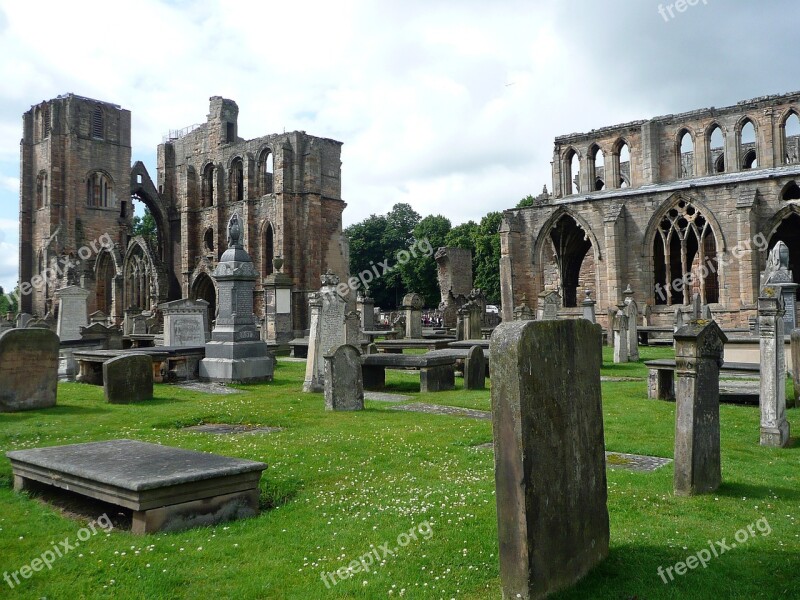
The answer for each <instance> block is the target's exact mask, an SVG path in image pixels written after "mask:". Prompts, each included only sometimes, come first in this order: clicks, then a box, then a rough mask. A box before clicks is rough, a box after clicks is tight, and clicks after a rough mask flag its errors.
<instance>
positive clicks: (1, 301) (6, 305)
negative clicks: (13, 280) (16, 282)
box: [0, 287, 19, 317]
mask: <svg viewBox="0 0 800 600" xmlns="http://www.w3.org/2000/svg"><path fill="white" fill-rule="evenodd" d="M16 291H17V292H18V291H19V288H17V290H16ZM8 312H11V313H14V314H17V312H19V306H18V305H17V297H16V296H14V295H13V294H6V293H5V291H4V290H3V288H2V287H0V317H5V315H6V313H8Z"/></svg>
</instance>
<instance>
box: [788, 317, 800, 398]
mask: <svg viewBox="0 0 800 600" xmlns="http://www.w3.org/2000/svg"><path fill="white" fill-rule="evenodd" d="M791 340H792V343H791V346H790V349H791V353H792V387H793V388H794V396H793V397H792V401H791V402H789V401H788V399H787V402H786V404H787V405H789V404H791V405H792V406H795V407H797V408H800V329H794V330H793V331H792V333H791Z"/></svg>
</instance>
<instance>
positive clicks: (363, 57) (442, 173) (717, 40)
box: [0, 0, 800, 291]
mask: <svg viewBox="0 0 800 600" xmlns="http://www.w3.org/2000/svg"><path fill="white" fill-rule="evenodd" d="M690 3H691V4H690ZM679 8H682V9H683V10H682V11H680V10H678V9H679ZM799 17H800V5H798V4H797V2H796V0H770V1H768V2H766V1H764V2H753V1H751V0H724V1H723V0H687V3H681V2H680V1H678V2H675V0H672V1H670V2H660V3H659V2H655V1H651V0H606V1H604V2H596V1H594V0H527V1H524V2H523V1H517V0H498V1H496V2H486V1H485V0H482V1H480V2H479V1H477V0H424V1H423V0H403V1H402V2H401V1H399V0H393V1H389V0H336V1H331V0H327V1H322V0H315V1H310V0H308V1H307V0H293V1H292V2H286V1H281V2H276V1H274V0H255V1H245V0H237V1H235V2H234V1H233V0H168V1H160V2H159V1H157V0H136V2H125V1H123V0H116V1H109V0H103V1H94V0H76V1H75V2H63V1H62V0H58V1H55V0H39V1H38V2H36V3H35V4H34V5H30V4H28V3H26V2H20V1H19V0H0V81H2V85H0V286H2V287H3V288H4V289H5V290H7V291H9V290H11V289H13V287H14V285H16V281H17V272H18V270H17V260H18V208H19V141H20V138H21V136H22V129H21V127H22V126H21V121H22V119H21V117H22V114H23V113H24V112H25V111H26V110H28V109H29V108H30V107H31V106H32V105H34V104H37V103H39V102H41V101H43V100H47V99H51V98H54V97H56V96H58V95H59V94H65V93H70V92H71V93H75V94H78V95H81V96H88V97H91V98H96V99H99V100H105V101H108V102H112V103H115V104H119V105H121V106H122V107H123V108H126V109H128V110H130V111H131V113H132V146H133V149H132V157H133V160H134V161H136V160H141V161H143V162H144V163H145V165H146V166H147V168H148V170H149V171H150V173H151V175H152V176H153V177H154V178H155V170H156V169H155V166H156V165H155V160H156V148H157V146H158V144H159V143H160V142H161V140H162V137H163V135H164V134H166V133H167V132H168V131H169V130H170V129H180V128H182V127H185V126H187V125H191V124H193V123H201V122H204V121H205V119H206V115H207V113H208V99H209V97H211V96H216V95H219V96H224V97H226V98H231V99H233V100H235V101H236V102H237V104H238V105H239V135H240V136H242V137H244V138H247V139H250V138H255V137H259V136H262V135H267V134H269V133H277V132H282V131H292V130H304V131H306V132H308V133H309V134H311V135H316V136H320V137H328V138H333V139H336V140H339V141H341V142H343V147H342V197H343V198H344V200H345V201H346V202H347V208H346V209H345V211H344V225H345V226H347V225H349V224H352V223H355V222H358V221H360V220H362V219H364V218H365V217H367V216H369V215H370V214H383V213H386V212H387V211H389V210H390V209H391V207H392V206H393V205H394V204H395V203H397V202H407V203H409V204H411V206H412V207H413V208H414V209H415V210H416V211H417V212H419V213H420V214H421V215H422V216H425V215H428V214H442V215H444V216H446V217H448V218H449V219H450V221H451V222H452V223H453V225H456V224H458V223H462V222H464V221H468V220H470V219H473V220H476V221H477V220H480V218H481V217H482V216H483V215H485V214H486V213H487V212H489V211H495V210H503V209H505V208H511V207H513V206H514V205H516V203H517V202H518V201H519V200H520V199H521V198H523V197H524V196H526V195H528V194H533V195H537V194H538V193H540V192H541V191H542V186H543V185H545V184H546V185H547V186H548V189H552V184H551V171H550V161H551V160H552V151H553V140H554V138H555V137H556V136H558V135H563V134H567V133H571V132H577V131H589V130H591V129H596V128H600V127H604V126H607V125H614V124H617V123H622V122H627V121H632V120H637V119H647V118H651V117H654V116H658V115H664V114H669V113H679V112H683V111H688V110H692V109H696V108H703V107H708V106H726V105H729V104H734V103H736V102H737V101H740V100H746V99H750V98H754V97H757V96H763V95H767V94H777V93H786V92H791V91H796V90H800V61H797V56H798V50H800V36H798V35H797V24H798V22H800V19H799Z"/></svg>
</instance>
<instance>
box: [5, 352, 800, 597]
mask: <svg viewBox="0 0 800 600" xmlns="http://www.w3.org/2000/svg"><path fill="white" fill-rule="evenodd" d="M604 352H605V359H606V366H605V367H604V369H603V375H606V376H612V377H634V378H638V379H637V380H635V381H624V382H604V383H603V386H602V387H603V410H604V418H605V422H604V423H605V439H606V447H607V449H608V450H613V451H618V452H629V453H636V454H649V455H654V456H662V457H672V454H673V438H674V404H672V403H668V402H660V401H652V400H648V399H647V381H646V377H647V370H646V368H645V367H644V366H643V365H642V364H641V363H639V364H628V365H612V364H610V361H611V354H610V349H609V348H605V350H604ZM667 356H671V349H669V348H667V349H664V348H642V360H646V359H650V358H661V357H667ZM303 374H304V363H297V362H286V361H280V362H279V365H278V368H277V369H276V371H275V381H274V382H272V383H270V384H264V385H252V386H240V389H241V390H243V393H241V394H236V395H208V394H203V393H198V392H190V391H186V390H182V389H180V388H177V387H175V386H168V385H157V386H156V391H155V395H156V398H155V399H154V400H153V401H151V402H147V403H143V404H138V405H109V404H106V403H105V402H104V401H103V395H102V388H98V387H94V386H89V385H81V384H67V383H65V384H61V385H59V391H58V394H59V395H58V406H57V407H56V408H54V409H50V410H41V411H31V412H26V413H15V414H0V576H1V575H2V574H3V573H4V572H9V573H10V572H13V571H18V570H19V569H20V568H21V567H22V566H23V565H28V564H30V563H31V561H32V560H33V559H35V558H36V557H38V556H40V555H41V554H42V553H43V552H45V551H47V550H50V549H51V548H52V546H53V544H58V542H59V541H61V540H64V539H65V538H69V539H72V540H73V541H74V540H75V539H76V535H77V532H78V531H79V530H80V529H81V528H82V527H83V526H84V525H86V523H87V521H88V519H89V518H88V517H84V518H83V519H80V518H77V517H75V516H74V515H72V513H70V514H65V513H64V512H63V511H61V510H59V509H57V508H54V507H52V506H51V505H49V504H46V503H44V502H42V501H41V499H32V498H30V497H28V496H27V495H23V494H17V493H14V492H13V491H12V489H11V481H12V478H11V467H10V464H9V462H8V460H7V459H6V458H5V452H6V451H9V450H17V449H24V448H34V447H39V446H51V445H56V444H69V443H78V442H87V441H96V440H106V439H113V438H131V439H137V440H143V441H148V442H157V443H160V444H165V445H169V446H179V447H182V448H189V449H194V450H203V451H210V452H216V453H219V454H223V455H227V456H234V457H241V458H248V459H253V460H259V461H264V462H266V463H268V464H269V469H268V470H267V471H265V473H264V476H263V478H262V481H261V504H262V508H263V510H262V513H261V515H260V516H258V517H257V518H254V519H249V520H242V521H237V522H232V523H228V524H225V525H219V526H216V527H213V528H201V529H194V530H190V531H185V532H181V533H170V534H157V535H148V536H134V535H131V534H130V533H129V532H126V531H124V530H122V529H121V528H116V529H114V530H112V531H110V532H109V533H105V532H103V531H100V530H98V531H99V533H98V534H97V535H92V536H91V537H89V539H88V540H86V541H85V542H81V545H80V547H79V548H75V549H74V550H71V551H70V552H68V553H66V554H65V555H64V556H63V557H61V558H57V559H56V560H55V562H53V564H52V569H50V570H48V569H46V568H45V569H43V570H40V571H38V572H33V574H32V575H31V577H30V578H29V579H21V583H20V584H19V585H18V586H15V587H14V588H13V589H11V588H10V587H9V586H8V585H7V583H6V582H4V581H0V590H2V591H0V598H48V599H50V600H52V599H60V598H70V599H72V598H112V597H113V598H121V599H124V598H142V599H148V600H153V599H162V598H163V599H172V598H187V599H189V598H191V599H196V598H204V597H213V598H215V599H223V598H237V599H238V598H269V599H273V598H275V599H283V598H287V599H288V598H292V599H303V600H307V599H315V598H400V597H403V598H437V599H438V598H443V599H446V600H447V599H450V598H465V599H471V600H485V599H492V598H499V597H500V594H499V585H500V582H499V576H498V559H497V524H496V511H495V499H494V466H493V458H492V452H491V450H487V449H481V448H476V446H478V445H480V444H484V443H486V442H490V441H491V439H492V438H491V424H490V423H489V422H488V421H481V420H473V419H467V418H459V417H449V416H436V415H426V414H419V413H408V412H399V411H393V410H391V408H392V405H391V404H387V403H382V402H367V409H366V410H365V411H363V412H358V413H326V412H325V411H324V408H323V399H322V396H321V394H316V395H311V394H303V393H302V392H301V385H302V379H303ZM387 381H388V384H389V389H388V390H387V391H393V392H398V393H408V394H409V395H411V396H413V400H412V401H414V402H420V401H421V402H430V403H437V404H448V405H452V406H461V407H468V408H477V409H483V410H489V409H490V398H489V392H488V390H487V391H485V392H465V391H463V390H461V389H460V386H461V380H460V379H459V380H457V383H456V385H457V387H458V388H459V389H457V390H456V391H453V392H444V393H437V394H419V392H417V391H416V390H418V389H419V376H418V375H412V374H406V373H399V372H392V371H390V372H388V373H387ZM789 385H791V384H789ZM789 393H791V388H790V389H789ZM721 418H722V453H723V455H722V472H723V481H724V483H723V485H722V487H721V488H720V489H719V490H718V492H717V493H715V494H712V495H708V496H702V497H694V498H676V497H674V496H673V494H672V473H673V471H672V467H671V466H667V467H664V468H662V469H660V470H658V471H655V472H653V473H635V472H630V471H625V470H619V469H617V470H609V471H608V492H609V501H608V508H609V513H610V518H611V551H610V555H609V557H608V559H607V560H606V561H605V562H604V563H602V564H601V565H600V566H599V567H598V568H596V569H595V570H594V571H593V572H592V573H590V574H589V576H588V577H586V578H585V579H584V580H583V581H582V582H581V583H580V584H578V585H577V586H576V587H575V588H573V589H571V590H568V591H566V592H564V593H562V594H560V595H557V596H554V597H555V598H559V599H563V598H570V599H572V598H574V599H585V598H602V599H605V598H608V599H619V600H633V599H637V600H645V599H647V600H649V599H657V598H676V599H677V598H681V599H685V598H692V599H694V598H696V599H707V598H742V599H745V598H746V599H752V598H798V597H800V562H799V561H798V559H799V557H800V523H798V519H800V446H798V444H796V443H795V444H794V446H793V447H791V448H788V449H783V450H776V449H767V448H762V447H760V446H759V445H758V437H759V436H758V429H759V413H758V408H757V407H752V406H750V407H747V406H729V405H723V406H722V407H721ZM788 418H789V421H790V422H792V423H793V424H794V425H795V428H800V410H798V409H792V410H789V412H788ZM199 423H235V424H252V425H267V426H277V427H282V428H283V430H282V431H280V432H277V433H271V434H267V435H264V434H239V435H232V436H217V435H211V434H204V433H193V432H188V431H186V430H185V429H183V428H184V427H185V426H188V425H195V424H199ZM99 514H100V511H98V512H96V514H95V516H98V515H99ZM759 520H761V521H759ZM756 522H760V523H761V527H762V530H761V531H760V530H758V529H754V531H755V532H756V535H755V536H749V535H748V536H747V537H748V539H747V540H746V542H743V543H741V544H737V547H736V548H732V549H731V550H729V551H727V552H725V553H724V554H722V555H721V556H719V557H718V558H712V559H711V561H710V562H708V564H707V566H706V568H702V567H697V568H696V569H694V570H691V571H688V573H686V574H685V575H683V576H676V577H675V580H674V581H671V582H668V583H667V584H665V583H664V582H663V581H662V579H661V578H660V577H659V575H658V574H657V569H658V568H659V566H661V567H663V568H664V569H666V568H667V567H670V566H674V565H675V563H677V562H679V561H684V560H685V559H686V558H687V557H688V556H689V555H692V554H695V553H696V552H697V551H700V550H702V549H703V548H708V547H709V543H710V542H714V541H722V540H723V538H724V539H725V540H726V541H727V544H728V545H730V544H731V542H733V541H734V536H735V534H736V532H737V531H738V530H740V529H745V531H746V528H747V526H748V525H752V524H755V523H756ZM767 524H768V528H767V527H766V525H767ZM412 528H414V532H415V535H414V537H416V539H413V537H406V536H405V535H403V534H404V533H405V534H407V533H408V532H409V530H411V529H412ZM767 530H768V531H769V533H768V534H766V535H762V533H763V532H766V531H767ZM740 535H741V534H740ZM398 539H399V540H400V543H399V544H398ZM387 544H388V548H389V549H390V550H393V549H394V548H397V552H396V553H394V554H393V555H387V556H385V557H383V550H381V549H380V548H381V546H383V547H384V549H385V548H386V547H387ZM373 549H375V551H376V552H377V553H378V555H379V556H381V557H382V560H381V562H380V563H378V562H377V561H376V564H373V565H372V567H371V568H370V571H369V572H367V573H365V572H359V573H355V574H353V575H352V577H351V578H349V579H345V580H341V581H338V580H337V582H336V583H335V584H334V583H332V582H331V581H330V579H328V582H327V584H326V582H324V581H323V578H322V576H321V574H322V573H323V572H335V571H336V570H337V569H339V568H340V567H346V566H347V565H348V564H349V563H350V562H351V561H353V560H354V559H358V558H359V557H360V556H362V555H365V554H367V553H369V552H370V551H372V550H373Z"/></svg>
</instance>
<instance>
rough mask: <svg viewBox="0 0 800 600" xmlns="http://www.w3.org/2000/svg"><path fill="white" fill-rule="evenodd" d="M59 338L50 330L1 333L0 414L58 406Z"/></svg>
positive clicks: (21, 330)
mask: <svg viewBox="0 0 800 600" xmlns="http://www.w3.org/2000/svg"><path fill="white" fill-rule="evenodd" d="M58 347H59V339H58V336H57V335H56V334H55V333H53V332H52V331H50V330H49V329H43V328H34V329H9V330H7V331H4V332H3V333H0V412H16V411H20V410H33V409H38V408H50V407H51V406H55V404H56V394H57V384H58Z"/></svg>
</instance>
